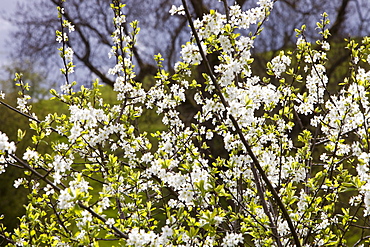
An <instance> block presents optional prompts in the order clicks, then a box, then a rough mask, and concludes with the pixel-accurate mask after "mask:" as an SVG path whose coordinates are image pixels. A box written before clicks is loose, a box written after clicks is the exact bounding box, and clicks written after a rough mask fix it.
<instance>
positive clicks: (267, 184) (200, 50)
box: [182, 0, 301, 247]
mask: <svg viewBox="0 0 370 247" xmlns="http://www.w3.org/2000/svg"><path fill="white" fill-rule="evenodd" d="M182 4H183V6H184V9H185V13H186V16H187V18H188V20H189V25H190V28H191V30H192V33H193V35H194V38H195V40H196V43H197V45H198V48H199V52H200V54H201V56H202V59H203V61H204V62H205V65H206V69H207V70H208V73H209V77H210V78H211V80H212V83H213V84H214V85H215V87H216V90H217V92H218V95H219V97H220V100H221V102H222V104H223V105H224V106H225V108H226V111H227V108H229V104H228V102H227V101H226V100H225V98H224V96H223V94H222V92H221V87H220V85H219V84H218V82H217V81H216V78H215V76H214V74H213V72H212V69H211V66H210V63H209V61H208V59H207V57H206V55H205V53H204V51H203V49H202V46H201V42H200V39H199V36H198V33H197V32H196V29H195V27H194V23H193V21H192V18H191V16H190V13H189V9H188V7H187V4H186V0H182ZM228 116H229V118H230V120H231V122H232V124H233V126H234V128H235V131H236V133H237V134H238V135H239V137H240V139H241V141H242V143H243V145H244V147H245V148H246V150H247V154H248V155H249V156H250V157H251V159H252V161H253V164H254V165H255V167H256V168H257V170H258V172H259V173H260V175H261V177H262V179H263V181H264V182H265V183H266V186H267V188H268V190H269V191H270V192H271V194H272V196H273V198H274V199H275V200H276V203H277V204H278V207H279V208H280V210H281V212H282V214H283V216H284V218H285V220H286V221H287V223H288V226H289V229H290V231H291V234H292V236H293V239H294V242H295V244H296V246H297V247H301V244H300V241H299V238H298V235H297V232H296V231H295V228H294V225H293V222H292V220H291V218H290V216H289V213H288V211H287V209H286V208H285V206H284V204H283V202H282V201H281V199H280V197H279V194H278V193H277V192H276V190H275V189H274V187H273V186H272V184H271V182H270V180H269V179H268V177H267V175H266V173H265V171H264V170H263V168H262V167H261V165H260V163H259V161H258V159H257V157H256V156H255V154H254V153H253V151H252V149H251V147H250V146H249V144H248V141H247V140H246V139H245V137H244V135H243V132H242V130H241V129H240V127H239V124H238V122H237V121H236V120H235V118H234V117H233V116H232V115H231V114H228ZM252 167H253V166H252Z"/></svg>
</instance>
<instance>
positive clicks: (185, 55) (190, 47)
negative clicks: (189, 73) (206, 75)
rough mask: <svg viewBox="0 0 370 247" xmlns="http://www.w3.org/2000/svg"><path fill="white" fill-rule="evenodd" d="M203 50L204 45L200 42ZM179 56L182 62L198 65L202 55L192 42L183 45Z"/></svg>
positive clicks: (204, 48)
mask: <svg viewBox="0 0 370 247" xmlns="http://www.w3.org/2000/svg"><path fill="white" fill-rule="evenodd" d="M202 49H203V51H205V50H206V47H205V45H204V44H202ZM181 57H182V59H183V60H184V62H186V63H189V64H192V65H198V64H200V62H201V61H202V56H201V54H200V52H199V47H198V46H197V45H195V44H192V43H187V44H186V45H184V46H183V48H182V49H181Z"/></svg>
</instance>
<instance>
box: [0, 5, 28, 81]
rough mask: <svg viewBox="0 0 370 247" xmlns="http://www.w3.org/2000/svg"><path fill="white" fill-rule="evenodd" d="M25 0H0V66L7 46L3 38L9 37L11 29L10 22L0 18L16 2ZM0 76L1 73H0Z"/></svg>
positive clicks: (4, 58) (12, 8)
mask: <svg viewBox="0 0 370 247" xmlns="http://www.w3.org/2000/svg"><path fill="white" fill-rule="evenodd" d="M26 1H27V0H0V13H1V15H0V66H1V65H4V64H6V62H7V61H6V60H7V47H6V43H5V40H6V39H7V38H8V37H9V32H10V30H11V29H12V25H11V23H9V22H7V21H6V20H4V19H3V18H2V16H3V15H4V13H9V12H11V11H13V10H14V8H15V7H16V6H17V2H26ZM0 77H1V75H0Z"/></svg>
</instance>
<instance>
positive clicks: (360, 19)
mask: <svg viewBox="0 0 370 247" xmlns="http://www.w3.org/2000/svg"><path fill="white" fill-rule="evenodd" d="M59 1H60V0H38V1H30V2H27V3H26V4H23V5H19V6H18V7H17V8H16V10H15V13H9V15H8V18H7V19H8V20H9V21H10V22H11V23H13V24H15V26H16V27H17V28H16V29H15V30H14V31H13V32H12V39H11V40H10V43H9V47H10V48H11V49H10V50H11V56H12V57H13V58H16V59H19V60H21V61H33V62H37V61H41V62H42V63H43V64H44V65H45V66H43V68H44V69H45V68H50V67H55V66H58V65H57V64H56V61H58V62H60V63H61V61H60V59H56V57H57V56H58V55H57V53H56V52H55V51H56V48H57V47H58V43H57V42H55V30H57V29H60V23H59V20H58V18H56V17H57V12H56V11H55V8H56V6H57V5H58V3H59ZM222 2H228V3H229V4H232V3H234V0H232V1H226V0H225V1H216V0H189V5H190V7H191V10H192V15H193V18H194V19H196V18H201V17H202V16H203V14H205V13H208V12H209V10H210V9H216V10H220V12H224V3H222ZM236 2H237V3H238V4H239V5H240V6H242V9H248V8H250V7H253V6H255V5H256V1H254V0H237V1H236ZM124 3H125V4H126V5H127V7H126V8H125V11H126V13H125V14H127V18H128V20H129V21H131V20H135V19H137V20H139V21H140V27H141V30H142V31H141V34H140V35H139V39H138V45H137V46H136V49H135V54H134V55H135V60H136V64H137V75H138V76H137V79H138V80H139V81H141V80H143V79H144V77H145V76H147V75H153V74H154V73H155V71H156V68H155V63H154V59H153V54H157V53H161V54H162V56H163V57H164V58H165V61H166V64H165V65H166V67H167V69H168V70H171V69H172V68H173V66H174V63H175V61H176V60H177V59H178V54H179V51H180V48H181V44H183V43H184V42H185V41H186V40H187V39H188V38H189V33H190V30H189V28H188V24H187V22H186V19H185V17H184V16H172V17H171V15H170V14H169V10H170V8H171V6H172V5H173V4H175V5H180V4H181V1H178V0H177V1H169V0H152V1H140V4H138V3H137V1H135V0H127V1H124ZM64 8H65V10H66V11H65V16H64V18H66V19H68V20H69V21H71V22H72V23H73V24H74V25H75V29H76V31H75V32H73V33H72V35H71V39H70V42H69V45H70V46H72V47H73V49H74V51H75V56H76V58H77V60H78V63H77V67H76V69H78V70H83V71H85V72H86V73H85V75H88V74H91V77H89V76H84V77H83V78H78V79H79V82H80V83H82V82H84V83H87V84H88V83H90V81H91V78H92V77H99V78H100V79H101V81H102V82H104V83H106V84H108V85H113V83H114V81H113V78H111V77H109V76H108V75H107V73H106V72H107V70H108V68H110V67H112V66H113V65H114V61H113V60H109V58H108V56H107V54H108V52H109V50H110V49H111V44H112V42H111V38H110V35H111V34H112V32H113V25H112V17H113V13H112V11H111V10H110V9H109V8H108V7H107V1H106V0H69V1H66V2H65V3H64ZM369 11H370V3H369V1H367V0H336V1H321V0H279V1H277V2H276V3H275V6H274V9H273V11H272V14H271V16H270V18H269V21H268V22H266V23H264V31H263V32H262V35H261V36H260V37H259V38H258V40H257V41H256V43H255V53H256V54H260V53H262V52H267V51H278V50H281V49H284V48H286V47H289V46H292V45H293V44H294V43H295V40H296V39H295V31H294V30H295V28H299V27H301V25H302V24H306V23H307V24H308V23H316V22H317V21H318V20H319V19H320V15H321V14H322V13H323V12H327V13H328V14H329V18H330V19H331V23H332V24H331V28H330V33H331V37H330V41H335V42H338V41H342V40H343V38H345V37H349V36H350V37H360V36H365V35H367V34H369V32H370V25H369V24H370V17H368V15H367V13H368V12H369ZM127 32H129V29H127ZM306 37H307V38H308V39H311V40H314V39H315V38H317V32H316V31H315V26H314V25H309V26H308V29H307V31H306ZM275 55H276V53H275V52H272V53H268V55H266V54H263V55H262V56H258V57H257V58H258V59H256V61H257V62H256V63H255V66H258V68H256V69H257V70H258V71H264V70H265V66H266V62H267V61H268V60H270V59H271V58H272V57H273V56H275ZM346 57H348V54H343V55H342V54H341V55H338V63H340V62H341V61H344V60H345V58H346ZM334 65H336V64H334ZM60 66H61V64H59V67H60ZM48 71H50V72H49V75H48V76H49V78H52V80H50V81H49V82H51V81H53V82H58V83H64V81H60V80H62V77H55V76H56V75H55V70H53V69H49V70H48ZM80 73H81V72H80ZM82 74H83V73H82Z"/></svg>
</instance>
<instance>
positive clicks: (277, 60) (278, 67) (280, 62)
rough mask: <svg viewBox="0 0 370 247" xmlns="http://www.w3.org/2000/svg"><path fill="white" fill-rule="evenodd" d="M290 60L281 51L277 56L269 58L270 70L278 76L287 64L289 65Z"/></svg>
mask: <svg viewBox="0 0 370 247" xmlns="http://www.w3.org/2000/svg"><path fill="white" fill-rule="evenodd" d="M290 63H291V60H290V58H289V57H288V56H286V55H284V53H281V54H280V55H279V56H276V57H274V58H273V59H272V60H271V65H272V71H273V72H274V74H275V76H276V77H277V78H280V76H281V74H282V73H283V72H285V71H286V69H287V66H289V65H290Z"/></svg>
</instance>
